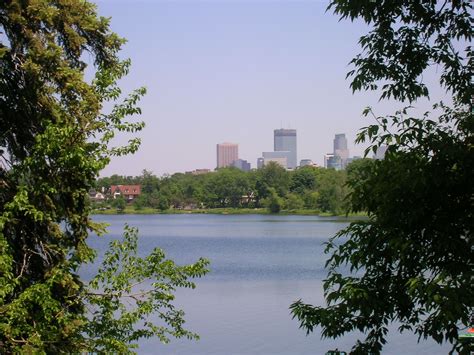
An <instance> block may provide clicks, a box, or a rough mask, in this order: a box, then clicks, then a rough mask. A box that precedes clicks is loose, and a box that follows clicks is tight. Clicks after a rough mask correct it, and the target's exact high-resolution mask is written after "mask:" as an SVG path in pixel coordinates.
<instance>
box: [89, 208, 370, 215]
mask: <svg viewBox="0 0 474 355" xmlns="http://www.w3.org/2000/svg"><path fill="white" fill-rule="evenodd" d="M91 214H92V215H129V214H131V215H134V214H140V215H156V214H160V215H166V214H170V215H176V214H220V215H250V214H259V215H282V216H291V215H295V216H319V217H367V214H366V213H349V214H345V213H344V214H332V213H323V212H319V211H317V210H304V209H302V210H282V211H280V212H279V213H270V212H269V211H268V210H267V209H266V208H206V209H187V210H185V209H183V210H176V209H171V210H166V211H159V210H157V209H153V208H143V209H141V210H135V209H134V208H126V209H125V210H124V211H118V210H117V209H115V208H111V209H107V210H92V212H91Z"/></svg>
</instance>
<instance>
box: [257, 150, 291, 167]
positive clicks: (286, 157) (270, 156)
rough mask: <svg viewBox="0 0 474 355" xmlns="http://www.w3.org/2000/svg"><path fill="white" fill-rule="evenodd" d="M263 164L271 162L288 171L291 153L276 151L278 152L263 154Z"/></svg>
mask: <svg viewBox="0 0 474 355" xmlns="http://www.w3.org/2000/svg"><path fill="white" fill-rule="evenodd" d="M262 156H263V162H264V165H266V164H268V163H269V162H271V161H274V162H276V163H278V164H280V165H281V166H282V167H284V168H285V169H288V168H289V167H288V162H289V161H290V159H291V156H292V152H290V151H278V152H263V153H262Z"/></svg>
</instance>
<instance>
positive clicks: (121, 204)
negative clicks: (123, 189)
mask: <svg viewBox="0 0 474 355" xmlns="http://www.w3.org/2000/svg"><path fill="white" fill-rule="evenodd" d="M112 206H113V207H114V208H116V209H117V211H119V212H121V211H123V210H124V209H125V207H126V206H127V202H126V201H125V198H124V197H123V196H122V195H120V196H117V197H116V198H114V199H113V200H112Z"/></svg>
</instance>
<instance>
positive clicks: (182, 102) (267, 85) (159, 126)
mask: <svg viewBox="0 0 474 355" xmlns="http://www.w3.org/2000/svg"><path fill="white" fill-rule="evenodd" d="M97 4H98V8H99V14H100V15H102V16H106V17H111V18H112V20H111V28H112V30H113V31H114V32H116V33H118V34H119V35H120V36H122V37H125V38H126V39H127V40H128V42H127V44H126V45H125V46H124V48H123V51H122V53H121V56H122V57H123V58H130V59H131V61H132V69H131V71H130V74H129V75H128V76H127V77H126V78H125V79H122V81H121V82H120V86H121V87H122V89H123V91H124V92H130V91H132V90H133V89H135V88H138V87H141V86H145V87H146V88H147V90H148V93H147V95H146V96H145V97H144V98H143V99H142V101H141V103H140V107H141V108H142V111H143V113H142V116H141V117H140V119H142V120H143V121H144V122H145V124H146V127H145V129H144V130H143V131H142V132H140V133H139V134H138V136H139V137H140V138H141V139H142V145H141V148H140V150H139V151H138V152H137V153H135V154H134V155H130V156H127V157H121V158H114V159H113V160H112V162H111V163H110V165H109V166H108V167H107V168H106V169H104V171H103V172H102V174H101V175H102V176H109V175H112V174H119V175H139V174H141V171H142V170H143V169H146V170H148V171H152V172H153V173H154V174H156V175H159V176H161V175H163V174H173V173H175V172H185V171H191V170H194V169H204V168H207V169H214V168H215V167H216V144H217V143H222V142H232V143H237V144H239V157H240V158H241V159H246V160H248V161H249V162H250V163H251V164H252V167H256V160H257V158H259V157H260V156H261V154H262V152H263V151H272V150H273V130H274V129H277V128H293V129H296V130H297V149H298V161H299V160H301V159H312V160H313V161H314V162H315V163H317V164H318V165H323V157H324V154H326V153H328V152H332V146H333V139H334V135H335V134H336V133H345V134H346V137H347V139H348V143H349V144H348V146H349V150H350V155H351V156H353V155H362V154H363V150H364V147H363V146H355V145H354V140H355V137H356V134H357V132H358V130H359V129H360V128H361V127H363V126H366V125H368V124H372V123H374V121H373V120H372V119H370V118H367V117H363V116H362V114H361V113H362V110H363V109H364V108H365V107H367V106H371V107H373V108H374V110H375V112H376V113H377V114H380V115H382V114H389V113H392V112H394V110H395V109H396V108H400V107H401V106H400V105H397V104H396V103H393V102H379V101H378V97H379V93H376V92H365V93H355V94H353V93H352V91H351V89H350V88H349V84H350V81H349V80H346V78H345V77H346V73H347V72H348V71H349V70H350V69H351V67H350V66H349V65H348V63H349V61H350V60H351V59H352V58H353V57H354V56H355V55H356V54H358V53H359V52H360V48H359V46H358V44H357V41H358V39H359V37H360V36H361V35H363V34H364V33H366V32H367V31H368V27H367V25H365V24H364V23H362V22H355V23H351V22H350V21H339V19H338V17H336V16H335V15H333V14H332V13H330V12H326V11H325V10H326V7H327V4H328V3H327V1H317V0H314V1H309V0H306V1H305V0H299V1H298V0H286V1H285V0H207V1H200V0H177V1H171V0H168V1H164V0H133V1H132V0H100V1H98V2H97ZM427 80H428V81H429V80H430V78H429V77H428V78H427ZM436 95H438V96H439V97H442V96H443V94H442V93H435V96H436ZM420 105H421V106H423V105H424V104H423V103H420ZM128 138H130V137H128ZM123 140H124V137H121V138H119V139H118V142H119V143H120V142H122V141H123Z"/></svg>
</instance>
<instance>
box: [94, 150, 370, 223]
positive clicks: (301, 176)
mask: <svg viewBox="0 0 474 355" xmlns="http://www.w3.org/2000/svg"><path fill="white" fill-rule="evenodd" d="M366 160H367V161H370V159H361V161H362V162H364V161H366ZM355 163H356V161H355V162H354V163H351V164H350V165H349V167H351V166H352V164H355ZM359 164H360V163H359ZM346 175H347V174H346V172H345V171H336V170H334V169H324V168H319V167H312V166H306V167H303V168H299V169H296V170H294V171H286V170H285V169H283V168H282V167H281V166H279V165H277V164H275V163H271V164H268V165H267V166H265V167H264V168H263V169H259V170H253V171H249V172H244V171H241V170H238V169H236V168H222V169H219V170H217V171H215V172H209V173H207V174H202V175H192V174H182V173H177V174H174V175H172V176H163V177H156V176H154V175H153V174H152V173H150V172H148V171H144V172H143V173H142V175H141V176H135V177H130V176H118V175H113V176H111V177H104V178H100V179H98V181H97V185H96V189H99V190H102V189H104V191H109V189H110V187H111V186H112V185H119V184H125V185H126V184H139V185H141V186H142V189H141V190H142V193H141V195H140V196H139V197H138V198H136V199H135V200H134V201H133V203H132V205H133V206H134V208H135V209H137V210H141V209H143V208H144V207H151V208H154V209H159V210H164V209H167V208H175V209H176V208H178V209H180V208H193V209H196V208H261V207H268V206H269V201H270V199H269V198H270V197H271V200H272V201H279V206H280V208H279V209H278V212H279V211H281V210H287V211H294V210H303V209H306V210H311V211H312V212H313V213H318V212H323V213H330V214H343V213H345V211H346V204H345V202H344V201H345V199H346V197H347V194H348V191H349V190H348V189H347V188H346V187H345V182H346ZM277 187H278V189H277ZM106 195H107V194H106ZM109 206H112V207H116V201H115V199H113V197H112V196H111V195H110V194H109V195H108V196H107V199H106V201H103V202H95V203H94V204H93V207H95V208H96V209H97V208H107V207H109ZM275 211H276V209H274V210H273V212H275Z"/></svg>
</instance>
